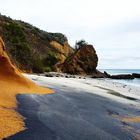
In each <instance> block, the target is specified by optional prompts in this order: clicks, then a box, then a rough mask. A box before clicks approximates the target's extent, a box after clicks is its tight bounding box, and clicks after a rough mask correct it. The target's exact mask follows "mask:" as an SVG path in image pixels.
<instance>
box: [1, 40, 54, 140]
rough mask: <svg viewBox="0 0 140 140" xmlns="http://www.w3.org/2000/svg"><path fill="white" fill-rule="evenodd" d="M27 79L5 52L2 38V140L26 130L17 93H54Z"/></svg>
mask: <svg viewBox="0 0 140 140" xmlns="http://www.w3.org/2000/svg"><path fill="white" fill-rule="evenodd" d="M52 92H53V91H51V90H49V89H47V88H43V87H39V86H37V85H36V84H34V83H33V82H32V81H30V80H28V79H27V78H25V77H24V76H23V75H22V74H21V73H20V72H19V71H18V69H16V68H15V67H14V66H13V65H12V63H11V62H10V59H9V57H8V55H7V54H6V52H5V45H4V42H3V41H2V39H1V38H0V139H3V138H5V137H7V136H10V135H12V134H15V133H17V132H19V131H22V130H24V129H25V128H24V122H23V118H22V117H21V116H20V114H18V113H17V112H16V111H15V110H14V108H16V104H17V102H16V98H15V96H16V94H17V93H42V94H45V93H52Z"/></svg>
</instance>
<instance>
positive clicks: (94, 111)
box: [6, 85, 138, 140]
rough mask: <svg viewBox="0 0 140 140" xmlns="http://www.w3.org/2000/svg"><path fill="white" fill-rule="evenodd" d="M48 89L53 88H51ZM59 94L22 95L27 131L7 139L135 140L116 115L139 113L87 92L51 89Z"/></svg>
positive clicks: (58, 88) (63, 88)
mask: <svg viewBox="0 0 140 140" xmlns="http://www.w3.org/2000/svg"><path fill="white" fill-rule="evenodd" d="M47 87H49V86H48V85H47ZM50 87H51V88H53V89H54V90H55V91H56V94H50V95H18V96H17V100H18V102H19V104H18V111H19V112H20V114H22V115H23V116H24V117H25V118H26V120H25V123H26V127H27V129H26V130H25V131H23V132H20V133H18V134H16V135H14V136H11V137H10V138H7V139H6V140H135V138H134V137H133V135H132V133H130V132H129V131H127V130H125V129H124V125H128V126H129V124H124V123H122V122H121V121H120V120H119V119H117V118H115V117H113V115H120V116H121V115H122V116H126V115H128V114H133V115H138V110H136V109H135V108H133V106H131V105H130V106H128V105H124V104H120V103H117V102H114V101H111V100H110V99H108V98H104V97H101V96H98V95H94V94H91V93H86V92H84V91H78V90H76V89H74V88H69V87H66V86H65V87H62V86H60V85H59V86H54V87H53V86H50Z"/></svg>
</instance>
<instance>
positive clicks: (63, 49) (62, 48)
mask: <svg viewBox="0 0 140 140" xmlns="http://www.w3.org/2000/svg"><path fill="white" fill-rule="evenodd" d="M50 45H51V46H52V47H54V48H55V49H56V50H57V53H56V56H57V57H58V59H59V62H58V63H59V64H61V63H64V61H65V60H66V58H67V57H68V56H70V55H71V54H72V53H73V52H74V51H73V49H72V48H71V47H70V45H69V43H68V41H65V42H64V44H63V45H62V44H60V43H58V42H56V41H52V42H50Z"/></svg>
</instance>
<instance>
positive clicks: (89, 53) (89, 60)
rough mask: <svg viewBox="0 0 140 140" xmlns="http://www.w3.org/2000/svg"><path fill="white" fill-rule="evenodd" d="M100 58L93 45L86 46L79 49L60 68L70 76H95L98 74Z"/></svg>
mask: <svg viewBox="0 0 140 140" xmlns="http://www.w3.org/2000/svg"><path fill="white" fill-rule="evenodd" d="M97 64H98V56H97V54H96V51H95V49H94V47H93V46H92V45H84V46H82V47H80V48H79V49H77V50H76V51H75V53H74V54H72V55H71V56H70V57H68V59H66V61H65V62H64V63H63V64H62V65H61V66H60V69H61V71H62V72H65V73H70V74H93V73H95V72H96V67H97Z"/></svg>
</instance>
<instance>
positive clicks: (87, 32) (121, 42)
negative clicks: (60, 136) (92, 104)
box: [0, 0, 140, 69]
mask: <svg viewBox="0 0 140 140" xmlns="http://www.w3.org/2000/svg"><path fill="white" fill-rule="evenodd" d="M0 12H1V14H4V15H7V16H10V17H11V18H14V19H20V20H23V21H26V22H29V23H31V24H32V25H35V26H37V27H39V28H40V29H43V30H46V31H48V32H61V33H64V34H65V35H66V36H67V37H68V40H69V43H70V44H71V45H72V46H73V45H74V43H75V41H76V40H80V39H85V40H86V41H87V42H88V43H90V44H93V45H94V47H95V49H96V51H97V54H98V56H99V65H98V68H139V69H140V0H0Z"/></svg>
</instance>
